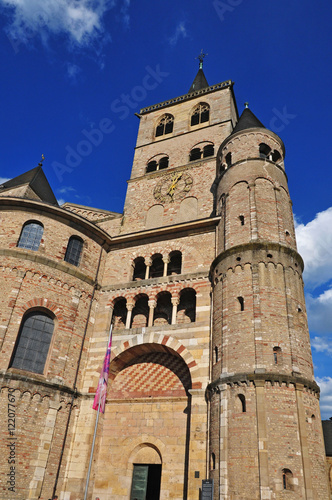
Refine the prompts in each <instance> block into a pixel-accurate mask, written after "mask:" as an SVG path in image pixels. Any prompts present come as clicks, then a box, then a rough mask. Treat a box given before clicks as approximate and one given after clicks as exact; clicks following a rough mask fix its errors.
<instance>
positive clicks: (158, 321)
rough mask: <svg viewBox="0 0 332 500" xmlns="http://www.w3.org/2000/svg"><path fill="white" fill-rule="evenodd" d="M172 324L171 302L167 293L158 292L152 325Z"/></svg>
mask: <svg viewBox="0 0 332 500" xmlns="http://www.w3.org/2000/svg"><path fill="white" fill-rule="evenodd" d="M171 322H172V302H171V294H170V293H169V292H160V293H159V294H158V296H157V306H156V307H155V310H154V315H153V325H154V326H155V325H167V324H169V325H170V324H171Z"/></svg>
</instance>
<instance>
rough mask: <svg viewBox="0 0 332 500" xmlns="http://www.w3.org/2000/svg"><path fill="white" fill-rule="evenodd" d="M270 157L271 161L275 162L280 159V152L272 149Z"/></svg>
mask: <svg viewBox="0 0 332 500" xmlns="http://www.w3.org/2000/svg"><path fill="white" fill-rule="evenodd" d="M271 158H272V161H274V162H277V161H279V160H281V154H280V153H279V151H276V150H274V151H273V153H272V155H271Z"/></svg>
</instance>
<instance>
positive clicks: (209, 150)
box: [203, 144, 214, 158]
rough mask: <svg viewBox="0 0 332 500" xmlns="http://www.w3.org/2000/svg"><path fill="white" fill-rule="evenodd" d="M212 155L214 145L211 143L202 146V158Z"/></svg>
mask: <svg viewBox="0 0 332 500" xmlns="http://www.w3.org/2000/svg"><path fill="white" fill-rule="evenodd" d="M213 155H214V145H213V144H207V145H206V146H204V148H203V158H208V157H209V156H213Z"/></svg>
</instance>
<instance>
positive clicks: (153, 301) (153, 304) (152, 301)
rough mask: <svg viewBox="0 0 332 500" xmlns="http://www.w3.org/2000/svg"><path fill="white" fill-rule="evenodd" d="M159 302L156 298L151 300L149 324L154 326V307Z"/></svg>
mask: <svg viewBox="0 0 332 500" xmlns="http://www.w3.org/2000/svg"><path fill="white" fill-rule="evenodd" d="M156 305H157V303H156V301H155V300H149V302H148V306H149V321H148V326H153V314H154V309H155V307H156Z"/></svg>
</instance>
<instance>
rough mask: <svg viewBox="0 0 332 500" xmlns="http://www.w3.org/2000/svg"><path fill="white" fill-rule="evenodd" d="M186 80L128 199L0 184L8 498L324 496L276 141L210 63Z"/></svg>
mask: <svg viewBox="0 0 332 500" xmlns="http://www.w3.org/2000/svg"><path fill="white" fill-rule="evenodd" d="M189 83H190V82H189ZM187 88H188V92H187V93H185V94H183V95H181V96H179V97H175V98H173V99H170V100H167V101H164V102H161V103H158V104H154V105H151V106H148V107H145V108H143V109H141V110H140V113H139V114H138V117H139V120H140V121H139V129H138V136H137V143H136V148H135V155H134V160H133V166H132V171H131V177H130V179H129V181H128V190H127V195H126V200H125V205H124V210H123V213H121V214H120V213H115V212H112V211H107V210H100V209H98V208H91V207H86V206H81V205H76V204H73V203H65V204H64V205H62V206H59V205H58V203H57V200H56V197H55V195H54V193H53V191H52V189H51V187H50V185H49V183H48V180H47V178H46V176H45V174H44V172H43V168H42V164H39V165H38V166H37V167H36V168H33V169H32V170H29V171H28V172H24V173H22V174H21V175H19V176H18V177H15V178H14V179H11V180H9V181H7V182H4V183H3V184H2V185H1V186H0V209H1V210H0V217H1V232H0V235H1V240H0V253H1V256H2V258H1V274H0V277H1V282H0V283H1V292H2V293H1V303H0V318H1V322H0V345H1V360H0V363H1V366H0V382H1V406H0V411H1V436H0V442H1V455H2V457H3V459H2V461H1V465H0V468H1V474H0V498H1V499H3V500H26V499H31V500H48V499H50V498H53V497H55V496H56V497H57V498H58V499H59V500H86V499H87V500H95V499H96V498H97V499H100V500H200V499H202V500H203V499H204V500H284V499H287V500H328V499H329V498H330V489H329V481H328V467H327V462H326V456H325V449H324V440H323V432H322V425H321V418H320V410H319V387H318V386H317V384H316V382H315V379H314V374H313V363H312V356H311V348H310V339H309V331H308V325H307V317H306V308H305V301H304V292H303V280H302V272H303V261H302V258H301V256H300V255H299V254H298V252H297V248H296V241H295V231H294V222H293V214H292V203H291V199H290V195H289V191H288V186H287V175H286V172H285V164H284V157H285V147H284V144H283V142H282V140H281V138H280V137H278V135H276V134H275V133H274V132H272V131H270V130H269V129H267V128H266V127H265V126H264V125H263V124H262V123H261V122H260V120H259V119H258V118H257V117H256V116H255V115H254V113H253V112H252V111H251V110H250V109H249V108H248V106H246V107H245V109H244V110H243V112H242V113H241V114H240V116H239V114H238V109H237V104H236V100H235V96H234V90H233V82H232V81H224V82H222V83H218V84H214V85H209V84H208V82H207V80H206V77H205V74H204V71H203V62H202V59H201V60H200V67H199V70H198V73H197V75H196V77H195V79H194V81H193V83H192V85H191V87H190V88H189V85H188V87H187ZM184 90H186V89H184ZM110 331H111V332H112V346H111V359H110V365H109V376H108V385H107V394H106V404H105V410H104V413H98V412H97V411H96V410H95V409H93V402H94V398H95V394H96V390H97V387H98V383H99V377H100V372H101V369H102V367H103V363H104V357H105V353H106V349H107V344H108V338H109V333H110ZM97 415H98V417H99V418H98V425H97V426H96V427H95V423H96V418H97ZM95 428H96V433H95ZM92 450H93V453H92Z"/></svg>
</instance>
